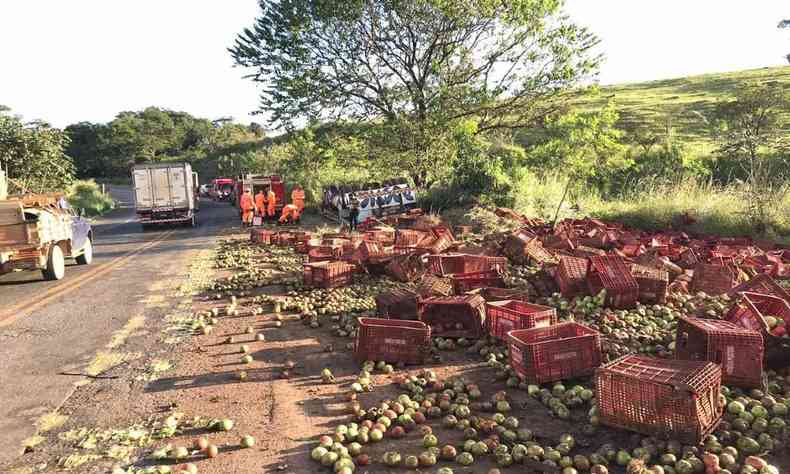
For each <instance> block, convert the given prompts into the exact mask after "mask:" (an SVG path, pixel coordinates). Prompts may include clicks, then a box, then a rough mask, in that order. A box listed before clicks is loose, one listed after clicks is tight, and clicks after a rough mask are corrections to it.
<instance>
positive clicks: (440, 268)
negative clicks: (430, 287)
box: [427, 253, 507, 276]
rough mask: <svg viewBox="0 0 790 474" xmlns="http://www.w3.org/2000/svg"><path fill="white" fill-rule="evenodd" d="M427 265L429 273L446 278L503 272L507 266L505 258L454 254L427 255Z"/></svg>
mask: <svg viewBox="0 0 790 474" xmlns="http://www.w3.org/2000/svg"><path fill="white" fill-rule="evenodd" d="M427 263H428V268H429V269H430V271H431V272H433V273H435V274H436V275H440V276H447V275H452V274H455V273H472V272H484V271H488V270H504V269H505V267H506V266H507V258H505V257H490V256H487V255H469V254H463V253H456V254H440V255H429V256H428V257H427Z"/></svg>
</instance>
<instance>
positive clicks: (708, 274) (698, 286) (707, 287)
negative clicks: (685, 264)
mask: <svg viewBox="0 0 790 474" xmlns="http://www.w3.org/2000/svg"><path fill="white" fill-rule="evenodd" d="M737 284H738V275H737V273H736V272H735V270H734V269H733V268H732V267H730V266H729V265H717V264H709V263H699V264H697V266H696V267H694V277H693V278H692V280H691V290H692V291H694V292H698V291H702V292H705V293H707V294H709V295H713V296H716V295H721V294H724V293H729V292H730V290H732V289H733V288H734V287H735V286H736V285H737Z"/></svg>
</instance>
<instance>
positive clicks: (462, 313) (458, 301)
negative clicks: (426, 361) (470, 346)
mask: <svg viewBox="0 0 790 474" xmlns="http://www.w3.org/2000/svg"><path fill="white" fill-rule="evenodd" d="M418 308H419V314H420V321H422V322H424V323H425V324H427V325H429V326H430V327H431V333H432V334H433V335H434V336H438V337H466V338H470V339H477V338H480V337H483V336H485V319H486V308H485V300H484V299H483V297H482V296H479V295H464V296H446V297H434V298H427V299H423V300H420V303H419V305H418Z"/></svg>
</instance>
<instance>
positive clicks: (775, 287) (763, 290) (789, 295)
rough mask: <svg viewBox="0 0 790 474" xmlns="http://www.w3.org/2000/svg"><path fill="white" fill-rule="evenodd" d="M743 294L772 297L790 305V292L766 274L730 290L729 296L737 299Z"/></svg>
mask: <svg viewBox="0 0 790 474" xmlns="http://www.w3.org/2000/svg"><path fill="white" fill-rule="evenodd" d="M743 292H748V293H759V294H762V295H770V296H774V297H776V298H781V299H783V300H785V301H787V302H788V303H790V292H788V291H787V290H786V289H785V288H784V287H783V286H782V285H780V284H779V283H777V282H776V280H774V279H773V278H771V277H770V276H769V275H766V274H764V273H762V274H760V275H757V276H755V277H753V278H752V279H750V280H749V281H747V282H745V283H741V284H740V285H738V286H736V287H735V288H733V289H732V290H730V292H729V295H730V296H732V297H735V296H738V294H739V293H743Z"/></svg>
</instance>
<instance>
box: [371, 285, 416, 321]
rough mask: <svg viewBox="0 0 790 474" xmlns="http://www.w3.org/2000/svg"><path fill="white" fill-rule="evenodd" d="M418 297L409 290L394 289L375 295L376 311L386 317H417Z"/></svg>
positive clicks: (410, 318) (413, 318)
mask: <svg viewBox="0 0 790 474" xmlns="http://www.w3.org/2000/svg"><path fill="white" fill-rule="evenodd" d="M419 300H420V297H419V296H418V295H417V293H415V292H413V291H411V290H405V289H395V290H390V291H385V292H384V293H379V294H378V295H377V296H376V312H377V313H378V315H379V316H381V317H386V318H388V319H409V320H416V319H418V315H417V313H418V311H417V304H418V302H419Z"/></svg>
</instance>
